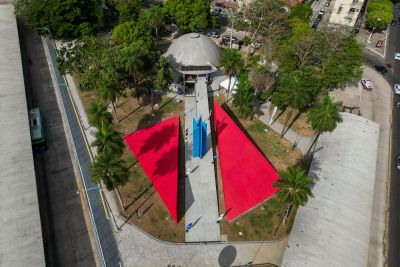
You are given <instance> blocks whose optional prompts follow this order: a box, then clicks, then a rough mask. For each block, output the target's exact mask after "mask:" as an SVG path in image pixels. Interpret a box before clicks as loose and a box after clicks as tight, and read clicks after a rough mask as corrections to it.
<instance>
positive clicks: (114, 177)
mask: <svg viewBox="0 0 400 267" xmlns="http://www.w3.org/2000/svg"><path fill="white" fill-rule="evenodd" d="M90 171H91V175H92V179H93V181H95V182H97V183H99V182H100V181H103V182H104V184H105V185H106V187H107V190H113V189H114V188H115V187H117V186H120V185H124V184H125V183H126V182H127V181H128V177H129V170H128V169H127V168H126V167H125V162H124V161H123V160H121V159H120V158H119V157H118V156H115V154H113V153H111V152H109V151H104V152H103V153H99V154H98V155H97V156H96V157H95V159H94V162H93V163H92V166H91V167H90Z"/></svg>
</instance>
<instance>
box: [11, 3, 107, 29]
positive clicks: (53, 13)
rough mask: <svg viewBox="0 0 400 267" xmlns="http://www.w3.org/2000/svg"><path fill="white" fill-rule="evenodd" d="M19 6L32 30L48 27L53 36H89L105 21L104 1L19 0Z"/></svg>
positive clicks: (19, 13) (20, 12) (19, 10)
mask: <svg viewBox="0 0 400 267" xmlns="http://www.w3.org/2000/svg"><path fill="white" fill-rule="evenodd" d="M15 6H16V12H17V14H18V15H21V16H24V17H26V22H27V25H28V26H29V27H30V28H31V29H35V28H42V27H47V28H48V29H49V30H50V31H51V34H52V36H53V37H71V36H81V35H89V34H91V33H92V32H93V31H95V30H98V29H99V28H100V27H102V26H103V23H104V12H103V8H102V6H101V0H68V1H65V0H29V1H27V0H17V1H16V3H15ZM43 33H46V32H43ZM46 34H47V33H46Z"/></svg>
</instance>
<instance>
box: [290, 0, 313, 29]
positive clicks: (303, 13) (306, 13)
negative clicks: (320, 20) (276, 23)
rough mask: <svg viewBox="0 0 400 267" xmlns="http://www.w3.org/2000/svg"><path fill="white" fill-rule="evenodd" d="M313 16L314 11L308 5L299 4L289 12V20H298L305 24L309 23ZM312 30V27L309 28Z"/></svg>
mask: <svg viewBox="0 0 400 267" xmlns="http://www.w3.org/2000/svg"><path fill="white" fill-rule="evenodd" d="M312 14H313V10H312V8H311V5H310V4H308V3H298V4H297V5H295V6H294V7H292V8H291V9H290V11H289V18H291V19H293V18H297V19H300V20H302V21H303V22H306V23H309V22H310V18H311V16H312ZM309 28H310V27H309Z"/></svg>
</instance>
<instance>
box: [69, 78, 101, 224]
mask: <svg viewBox="0 0 400 267" xmlns="http://www.w3.org/2000/svg"><path fill="white" fill-rule="evenodd" d="M64 82H65V81H64ZM66 84H67V83H66ZM67 91H68V95H69V98H70V99H71V103H72V107H73V108H74V112H75V116H76V118H77V120H78V124H79V129H81V132H82V136H83V139H84V140H85V145H86V149H87V151H88V152H89V157H90V161H91V162H93V156H92V153H91V150H90V147H89V144H88V141H87V140H86V135H85V132H84V131H83V128H82V124H81V121H80V119H79V115H78V112H77V110H76V107H75V102H74V100H73V99H72V95H71V91H70V90H69V87H67ZM97 186H98V187H99V188H101V186H100V184H99V183H97ZM85 194H87V193H86V192H85ZM99 194H100V198H101V203H102V204H103V209H104V212H105V214H106V218H107V220H108V218H109V216H108V210H107V207H106V204H105V201H104V198H103V192H102V190H100V191H99Z"/></svg>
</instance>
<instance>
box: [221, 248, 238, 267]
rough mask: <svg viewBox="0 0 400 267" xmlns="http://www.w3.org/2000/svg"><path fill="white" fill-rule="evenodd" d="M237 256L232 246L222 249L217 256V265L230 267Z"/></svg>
mask: <svg viewBox="0 0 400 267" xmlns="http://www.w3.org/2000/svg"><path fill="white" fill-rule="evenodd" d="M236 255H237V251H236V248H235V247H234V246H232V245H229V246H226V247H224V248H223V249H222V250H221V252H220V253H219V256H218V264H219V266H221V267H228V266H231V265H232V263H233V262H234V261H235V259H236Z"/></svg>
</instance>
